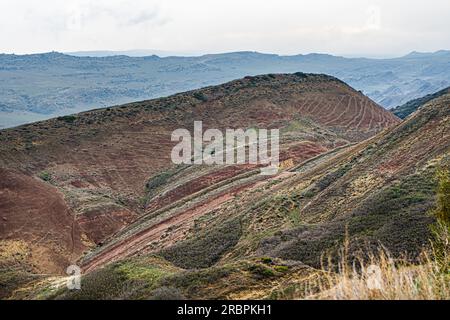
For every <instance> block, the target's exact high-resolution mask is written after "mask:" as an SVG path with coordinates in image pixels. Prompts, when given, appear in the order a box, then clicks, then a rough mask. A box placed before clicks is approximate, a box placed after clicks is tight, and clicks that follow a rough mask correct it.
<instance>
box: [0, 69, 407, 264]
mask: <svg viewBox="0 0 450 320" xmlns="http://www.w3.org/2000/svg"><path fill="white" fill-rule="evenodd" d="M194 120H203V126H204V128H205V129H206V128H217V129H221V130H223V129H225V128H244V129H245V128H280V131H281V141H280V145H281V160H289V163H290V165H289V166H295V165H299V164H301V163H302V162H304V161H307V160H308V159H310V158H312V157H315V156H317V155H320V154H328V155H325V156H329V155H330V154H331V155H332V154H333V153H334V152H337V150H341V149H342V148H346V146H349V145H352V144H353V143H356V142H359V141H361V140H364V139H366V138H367V137H371V136H373V135H375V134H376V133H378V132H380V131H382V130H384V129H386V128H388V127H390V126H392V125H394V124H396V123H398V121H399V120H398V119H397V118H396V117H395V116H393V115H392V114H391V113H389V112H387V111H386V110H384V109H383V108H381V107H380V106H378V105H376V104H375V103H374V102H372V101H371V100H369V99H368V98H366V97H365V96H363V95H362V94H361V93H359V92H357V91H355V90H353V89H352V88H350V87H349V86H347V85H346V84H345V83H343V82H341V81H339V80H337V79H336V78H333V77H329V76H325V75H312V74H302V73H297V74H292V75H288V74H286V75H265V76H257V77H246V78H244V79H241V80H236V81H233V82H229V83H226V84H224V85H220V86H216V87H208V88H204V89H201V90H196V91H192V92H186V93H181V94H177V95H174V96H170V97H167V98H161V99H156V100H150V101H142V102H136V103H133V104H128V105H123V106H118V107H112V108H105V109H100V110H94V111H89V112H84V113H80V114H77V115H73V116H66V117H60V118H56V119H51V120H47V121H43V122H38V123H34V124H31V125H25V126H21V127H17V128H14V129H7V130H2V131H0V140H1V144H0V168H1V170H2V171H1V175H2V179H3V180H4V183H3V184H2V185H1V187H2V188H1V190H0V195H1V197H2V200H3V201H2V205H3V207H2V212H5V213H6V216H4V217H3V218H4V219H6V220H5V221H7V223H6V224H2V228H1V229H0V231H1V233H0V243H1V244H2V245H4V246H6V245H7V244H8V243H13V242H14V241H16V242H17V241H19V242H21V243H24V244H25V245H30V244H33V248H34V249H35V253H34V254H33V255H38V252H40V251H45V252H49V253H51V254H52V255H53V257H58V258H54V259H53V260H52V261H53V262H54V265H52V266H51V268H49V266H48V264H45V263H41V264H37V265H36V264H33V263H32V262H33V261H32V260H30V257H29V256H27V255H24V260H21V261H18V263H19V264H21V265H27V266H28V265H29V266H30V268H28V269H27V271H29V272H31V273H42V272H52V273H53V272H56V273H62V272H63V271H64V270H65V268H66V267H67V263H68V262H70V263H73V262H75V261H76V260H77V258H79V257H80V256H81V255H82V252H83V251H86V250H92V249H95V250H94V251H93V252H91V253H90V254H89V255H87V256H86V257H85V258H84V259H83V261H84V267H85V268H86V269H96V268H97V266H103V265H104V264H107V263H110V262H111V261H113V260H116V259H119V258H122V257H126V256H129V255H133V254H134V253H136V250H138V251H142V252H144V251H146V252H147V251H148V252H154V251H157V250H160V249H162V248H166V247H168V246H170V245H171V244H173V243H174V242H176V241H178V240H181V239H183V238H185V237H186V236H188V235H189V230H190V228H191V226H192V224H193V223H194V222H195V221H197V220H198V219H200V218H202V217H205V218H206V219H208V218H207V217H208V216H209V214H211V213H212V212H214V210H216V209H218V208H221V207H222V205H224V204H227V205H228V204H229V202H230V201H233V200H237V199H238V198H239V197H240V194H241V193H243V192H244V191H245V190H251V189H252V188H254V187H258V186H263V185H267V183H269V184H270V183H274V182H275V181H276V179H277V177H275V178H267V177H264V176H261V175H259V174H258V173H259V170H258V168H257V167H256V166H255V165H247V166H236V165H228V166H218V167H216V166H212V167H211V166H188V167H183V166H182V167H177V166H174V165H173V164H171V161H170V153H171V149H172V147H173V146H174V145H175V142H172V141H170V136H171V133H172V131H173V130H175V129H177V128H187V129H192V126H193V122H194ZM270 181H272V182H270ZM23 184H28V185H29V188H35V189H36V190H42V191H39V192H36V193H33V192H30V193H27V192H21V191H20V188H18V189H17V187H15V186H18V185H19V186H20V185H23ZM14 188H16V189H14ZM13 190H15V191H13ZM24 190H28V188H24ZM50 194H51V196H50ZM42 198H45V199H47V200H46V201H38V199H42ZM18 208H23V210H18ZM33 212H36V213H37V214H36V215H35V216H34V215H33V223H26V224H21V223H20V221H29V219H30V217H29V215H30V214H32V213H33ZM39 212H44V213H45V214H39V215H38V213H39ZM230 212H231V211H230ZM225 217H227V215H224V216H223V218H225ZM230 223H232V224H231V226H234V225H236V224H235V223H237V222H230ZM233 223H234V224H233ZM55 225H56V226H57V227H55ZM55 228H56V229H55ZM55 230H58V231H57V232H56V231H55ZM24 235H26V237H25V236H24ZM233 239H234V240H233ZM153 240H155V242H154V243H153V244H150V245H149V243H150V242H152V241H153ZM235 240H236V238H235V237H234V236H231V237H230V239H229V241H231V242H230V243H233V241H235ZM227 241H228V240H227ZM55 243H60V245H59V246H56V247H55ZM227 243H228V242H227ZM227 246H228V245H227ZM144 247H145V250H144V249H143V248H144ZM11 250H12V253H14V250H13V249H11ZM111 255H112V257H111ZM12 256H14V255H12ZM215 260H216V258H213V261H215ZM6 267H7V266H6ZM7 268H9V267H7Z"/></svg>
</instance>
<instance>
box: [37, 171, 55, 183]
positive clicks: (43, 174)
mask: <svg viewBox="0 0 450 320" xmlns="http://www.w3.org/2000/svg"><path fill="white" fill-rule="evenodd" d="M39 178H41V179H42V180H44V181H47V182H50V181H51V180H52V176H51V174H50V173H49V172H47V171H42V172H41V173H40V174H39Z"/></svg>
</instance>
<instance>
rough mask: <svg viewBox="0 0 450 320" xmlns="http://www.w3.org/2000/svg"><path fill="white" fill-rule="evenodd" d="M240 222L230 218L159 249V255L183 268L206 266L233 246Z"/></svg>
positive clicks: (212, 263)
mask: <svg viewBox="0 0 450 320" xmlns="http://www.w3.org/2000/svg"><path fill="white" fill-rule="evenodd" d="M241 234H242V230H241V222H240V220H239V219H232V220H228V221H225V222H223V223H221V224H219V225H216V226H214V227H212V228H210V229H208V230H206V231H205V232H204V233H201V234H199V235H198V236H197V237H196V238H193V239H189V240H185V241H183V242H181V243H179V244H176V245H174V246H172V247H169V248H167V249H164V250H163V251H161V255H162V256H163V257H164V258H165V259H167V260H169V261H170V262H172V263H173V264H175V265H176V266H178V267H181V268H185V269H196V268H207V267H210V266H212V265H214V264H215V263H216V262H217V261H218V260H219V259H220V258H221V257H222V255H223V254H224V253H225V252H227V251H228V250H229V249H231V248H232V247H234V245H236V243H237V242H238V241H239V238H240V237H241Z"/></svg>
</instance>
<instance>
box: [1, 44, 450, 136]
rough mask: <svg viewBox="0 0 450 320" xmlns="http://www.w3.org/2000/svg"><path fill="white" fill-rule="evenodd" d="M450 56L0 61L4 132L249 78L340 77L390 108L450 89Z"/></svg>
mask: <svg viewBox="0 0 450 320" xmlns="http://www.w3.org/2000/svg"><path fill="white" fill-rule="evenodd" d="M449 61H450V52H448V51H440V52H436V53H430V54H418V53H415V54H410V55H407V56H404V57H400V58H395V59H365V58H343V57H338V56H332V55H327V54H307V55H294V56H279V55H275V54H262V53H257V52H232V53H224V54H209V55H203V56H198V57H164V58H161V57H158V56H155V55H153V56H147V57H128V56H125V55H118V56H106V57H77V56H70V55H65V54H61V53H57V52H51V53H43V54H32V55H7V54H3V55H0V81H1V83H2V85H1V87H0V128H4V127H11V126H16V125H20V124H23V123H29V122H32V121H37V120H42V119H48V118H51V117H55V116H61V115H67V114H71V113H75V112H80V111H84V110H90V109H94V108H98V107H106V106H111V105H118V104H123V103H127V102H130V101H136V100H143V99H151V98H156V97H161V96H167V95H170V94H174V93H178V92H182V91H186V90H192V89H197V88H201V87H205V86H207V85H217V84H220V83H224V82H226V81H231V80H233V79H238V78H242V77H244V76H247V75H257V74H267V73H286V72H289V73H291V72H299V71H300V72H314V73H325V74H329V75H333V76H336V77H338V78H339V79H341V80H343V81H345V82H346V83H348V84H349V85H351V86H352V87H354V88H355V89H357V90H362V91H363V92H364V94H365V95H367V96H368V97H369V98H371V99H372V100H374V101H375V102H377V103H378V104H380V105H381V106H383V107H386V108H392V107H394V106H398V105H401V104H403V103H406V102H407V101H409V100H411V99H414V98H419V97H422V96H424V95H426V94H430V93H433V92H436V91H437V90H440V89H442V88H445V87H448V86H449V85H450V77H449V74H450V72H449V71H450V70H449Z"/></svg>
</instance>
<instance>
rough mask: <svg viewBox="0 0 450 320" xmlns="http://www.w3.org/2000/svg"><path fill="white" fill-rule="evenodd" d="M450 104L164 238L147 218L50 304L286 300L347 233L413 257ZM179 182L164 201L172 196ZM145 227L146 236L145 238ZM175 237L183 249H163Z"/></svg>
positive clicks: (447, 145) (293, 172)
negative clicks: (76, 286) (111, 300)
mask: <svg viewBox="0 0 450 320" xmlns="http://www.w3.org/2000/svg"><path fill="white" fill-rule="evenodd" d="M449 106H450V94H446V95H442V96H441V97H439V98H437V99H434V100H432V101H430V102H429V103H427V104H425V105H424V106H422V107H421V108H420V109H419V111H418V112H417V113H415V114H414V115H413V116H411V117H409V118H408V119H407V120H406V121H404V122H402V123H400V124H397V125H396V126H394V127H391V128H390V129H388V130H385V131H383V132H380V133H379V134H378V135H376V136H375V137H373V138H371V139H368V140H366V141H363V142H361V143H359V144H356V145H348V146H347V147H344V148H339V149H337V150H335V151H333V152H329V153H322V154H320V155H317V156H316V157H313V158H310V159H309V160H307V161H304V162H302V163H300V164H298V165H297V166H295V167H292V168H290V169H289V170H287V171H285V172H283V173H281V174H280V175H278V176H277V177H275V178H273V179H269V180H267V181H259V182H258V183H256V184H254V185H253V187H251V188H245V189H241V190H240V191H239V194H237V195H234V196H233V197H229V198H228V199H227V200H226V201H224V202H221V203H220V204H217V203H216V204H215V205H214V206H213V207H211V208H210V210H209V211H207V212H206V211H205V210H203V211H202V210H201V211H202V216H201V217H200V216H197V218H196V219H195V221H193V222H192V223H191V224H190V226H189V227H188V228H184V224H183V225H181V224H180V225H178V224H177V223H176V222H178V221H175V220H173V219H172V220H171V221H172V222H174V223H172V224H171V228H167V229H166V230H165V232H161V230H162V229H161V226H162V224H161V223H156V224H155V223H154V224H153V227H151V226H152V223H151V219H152V217H147V218H145V215H144V216H143V219H144V220H138V221H139V222H138V223H137V224H134V225H131V226H130V227H128V228H126V229H124V230H123V231H122V232H121V233H120V234H119V235H118V236H117V237H116V238H115V239H114V240H112V241H111V243H110V244H107V245H106V247H104V248H103V249H100V250H99V251H96V252H95V251H94V252H93V254H91V255H90V256H88V257H87V258H86V259H85V260H84V267H85V268H86V269H87V270H88V271H92V272H89V273H88V274H87V275H86V276H85V278H84V287H83V289H82V290H80V291H76V292H67V291H64V290H62V291H57V292H55V293H53V294H51V295H50V296H48V297H50V298H51V297H53V298H70V299H77V298H91V299H101V298H126V299H127V298H128V299H132V298H133V299H136V298H140V299H142V298H144V299H147V298H150V299H161V298H165V299H167V298H188V299H205V298H207V299H217V298H222V299H224V298H225V299H230V298H239V299H248V298H257V299H261V298H289V297H293V296H295V295H296V294H301V292H302V291H303V290H305V289H306V288H305V283H307V282H306V281H307V280H308V281H311V280H314V278H316V277H318V276H319V275H320V272H319V271H317V269H316V268H320V264H321V256H322V254H324V253H327V252H329V253H332V252H335V250H337V249H338V248H339V245H340V244H341V243H342V241H343V239H344V236H345V234H346V233H347V234H348V237H349V238H350V240H351V244H352V245H351V246H350V248H349V250H350V252H349V254H350V255H352V254H353V253H356V252H358V251H359V250H362V251H363V252H368V251H369V249H371V248H375V247H377V246H379V245H380V244H381V245H383V246H384V247H386V248H387V249H388V250H389V251H390V252H391V254H392V255H393V257H394V258H396V257H399V256H402V255H403V254H405V253H406V254H407V257H408V259H411V260H412V261H414V260H415V259H416V258H417V255H418V253H419V252H420V250H421V249H422V248H423V247H427V246H428V245H429V238H430V234H429V232H430V231H429V230H430V229H429V225H430V223H432V222H433V218H432V216H431V215H430V214H428V211H429V210H430V209H431V208H433V206H434V203H435V188H436V180H435V178H434V175H435V170H436V168H437V167H439V166H448V165H449V164H450V158H449V155H450V121H449V118H450V107H449ZM169 180H170V179H169ZM173 181H175V180H173ZM173 181H172V182H171V181H168V182H167V183H165V184H164V185H163V186H162V188H163V189H164V190H165V192H161V193H159V195H158V196H160V197H161V196H164V195H165V194H167V193H168V192H170V190H174V189H176V188H177V186H176V184H174V183H173ZM242 183H243V182H242ZM242 183H241V185H242ZM166 211H167V210H166ZM148 221H150V223H149V222H148ZM166 221H167V220H166ZM142 225H144V226H145V225H149V226H150V228H149V229H146V230H144V229H141V230H140V231H139V232H137V230H136V228H138V226H142ZM179 228H181V229H182V230H181V231H180V229H179ZM149 230H153V233H151V232H149ZM179 231H180V232H179ZM152 235H157V236H158V237H156V238H154V237H152ZM174 235H176V237H175V239H177V243H176V244H169V245H164V241H165V240H164V239H167V238H169V239H170V238H171V237H174ZM145 237H147V242H146V243H145V244H144V243H142V241H144V239H145ZM183 239H184V240H183ZM172 241H173V238H172ZM166 243H167V242H166ZM119 248H122V249H119ZM205 248H207V250H205ZM107 252H114V254H115V255H110V256H108V254H107ZM117 255H119V256H120V258H121V259H118V260H120V261H117V262H115V263H112V264H111V263H110V262H112V261H114V260H116V259H115V257H117ZM100 266H104V267H103V268H100ZM308 283H310V282H308Z"/></svg>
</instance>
